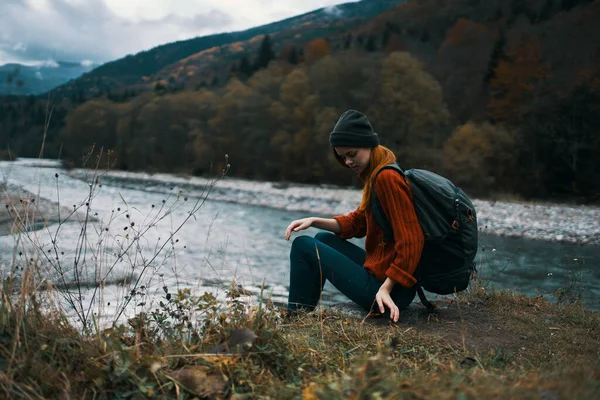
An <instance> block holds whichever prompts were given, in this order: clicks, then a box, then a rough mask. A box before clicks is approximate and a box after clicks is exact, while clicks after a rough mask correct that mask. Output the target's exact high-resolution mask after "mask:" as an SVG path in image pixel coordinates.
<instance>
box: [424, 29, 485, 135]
mask: <svg viewBox="0 0 600 400" xmlns="http://www.w3.org/2000/svg"><path fill="white" fill-rule="evenodd" d="M495 41H496V34H495V33H494V32H492V31H491V30H490V29H489V28H488V27H487V26H485V25H483V24H478V23H475V22H472V21H469V20H466V19H464V18H461V19H459V20H458V21H457V22H456V24H455V25H454V26H453V27H452V28H450V29H449V30H448V32H447V34H446V39H445V40H444V42H443V43H442V45H441V47H440V49H439V50H438V53H437V56H436V57H435V59H434V60H433V62H432V63H431V70H432V72H433V74H434V75H435V76H436V77H437V78H438V80H439V82H440V84H441V85H442V88H443V92H444V100H445V101H446V104H448V107H449V109H450V111H451V112H452V114H453V115H454V116H456V117H457V119H458V121H459V122H461V123H465V122H466V121H468V120H469V119H470V118H471V117H472V116H473V114H475V115H481V114H483V112H484V111H485V109H484V107H485V101H486V91H485V89H486V85H485V77H486V74H487V72H488V65H489V62H490V55H491V53H492V50H493V48H494V44H495Z"/></svg>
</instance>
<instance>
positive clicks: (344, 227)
mask: <svg viewBox="0 0 600 400" xmlns="http://www.w3.org/2000/svg"><path fill="white" fill-rule="evenodd" d="M333 219H335V220H336V221H337V222H338V224H340V229H341V232H340V233H336V236H337V237H339V238H340V239H350V238H351V237H352V236H351V235H349V233H350V232H351V231H352V221H351V220H350V217H347V216H345V215H336V216H335V217H333Z"/></svg>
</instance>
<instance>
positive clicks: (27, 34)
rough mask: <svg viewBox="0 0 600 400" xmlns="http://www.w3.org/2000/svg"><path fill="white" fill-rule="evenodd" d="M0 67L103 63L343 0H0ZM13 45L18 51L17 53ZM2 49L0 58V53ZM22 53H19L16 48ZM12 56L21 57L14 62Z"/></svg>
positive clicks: (259, 23) (256, 24) (244, 27)
mask: <svg viewBox="0 0 600 400" xmlns="http://www.w3.org/2000/svg"><path fill="white" fill-rule="evenodd" d="M0 1H2V3H3V5H2V8H3V10H2V12H1V13H0V64H3V63H5V62H6V61H7V60H8V59H15V58H24V59H29V60H33V59H37V60H45V59H48V58H52V59H55V60H66V61H72V60H81V59H86V60H94V61H97V62H105V61H108V60H111V59H116V58H120V57H123V56H125V55H127V54H133V53H137V52H138V51H141V50H146V49H149V48H152V47H154V46H157V45H160V44H164V43H168V42H172V41H175V40H183V39H188V38H192V37H196V36H204V35H209V34H211V33H218V32H227V31H237V30H243V29H247V28H250V27H253V26H259V25H262V24H265V23H269V22H273V21H275V20H277V19H282V18H287V17H291V16H294V15H298V14H302V13H305V12H308V11H311V10H314V9H317V8H321V7H327V6H331V5H336V4H340V3H344V2H346V1H344V0H302V1H298V0H171V1H169V2H167V1H164V0H85V1H84V0H0ZM15 47H16V48H18V49H19V50H16V49H15ZM2 49H5V51H4V53H2V52H1V50H2ZM22 49H23V50H22ZM17 51H19V52H20V53H22V55H23V57H15V54H14V53H16V52H17Z"/></svg>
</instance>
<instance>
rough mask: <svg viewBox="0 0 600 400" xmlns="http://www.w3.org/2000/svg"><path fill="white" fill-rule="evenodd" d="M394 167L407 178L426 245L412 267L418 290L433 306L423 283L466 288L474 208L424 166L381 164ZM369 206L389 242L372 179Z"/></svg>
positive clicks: (437, 289)
mask: <svg viewBox="0 0 600 400" xmlns="http://www.w3.org/2000/svg"><path fill="white" fill-rule="evenodd" d="M384 169H394V170H396V171H398V173H400V174H401V175H402V176H403V177H404V179H407V180H408V183H409V184H410V187H411V189H412V193H413V205H414V207H415V211H416V214H417V218H418V219H419V224H420V225H421V229H422V230H423V233H424V235H425V246H424V248H423V253H422V255H421V260H420V261H419V266H418V267H417V270H416V272H415V278H416V279H417V293H418V294H419V298H420V299H421V302H422V303H423V305H425V306H426V307H427V309H428V310H429V311H433V309H434V307H433V305H432V304H431V303H430V302H429V301H428V300H427V298H426V297H425V294H424V293H423V289H425V290H427V291H428V292H431V293H437V294H442V295H445V294H452V293H456V292H460V291H463V290H465V289H466V288H467V287H468V286H469V282H470V280H471V277H472V276H473V273H474V272H475V271H476V269H475V262H474V260H475V255H476V254H477V247H478V231H477V214H476V212H475V207H474V206H473V203H472V202H471V200H470V199H469V197H468V196H467V195H466V194H465V193H464V192H463V191H462V190H461V189H460V188H458V187H456V186H455V185H454V184H453V183H452V182H451V181H450V180H448V179H446V178H444V177H443V176H440V175H438V174H435V173H433V172H431V171H427V170H423V169H409V170H406V171H405V170H404V169H403V168H402V167H401V166H400V165H398V164H397V163H393V164H388V165H386V166H385V167H383V168H382V169H381V171H382V170H384ZM372 193H373V194H372V198H371V210H372V212H373V217H374V219H375V222H376V223H377V225H378V226H379V227H380V228H381V229H382V230H383V233H384V241H385V242H393V241H394V232H393V231H392V227H391V225H390V222H389V221H388V219H387V218H386V216H385V213H384V211H383V208H382V207H381V204H380V202H379V200H378V199H377V193H376V190H375V184H373V190H372Z"/></svg>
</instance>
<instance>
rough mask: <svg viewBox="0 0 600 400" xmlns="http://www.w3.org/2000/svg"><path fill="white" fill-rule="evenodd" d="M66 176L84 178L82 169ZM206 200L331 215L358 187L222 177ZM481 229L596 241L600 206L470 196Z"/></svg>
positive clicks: (125, 182)
mask: <svg viewBox="0 0 600 400" xmlns="http://www.w3.org/2000/svg"><path fill="white" fill-rule="evenodd" d="M70 175H71V176H73V177H75V178H80V179H84V178H85V176H86V175H85V171H82V170H73V171H70ZM101 179H102V180H103V181H104V182H105V183H107V184H115V185H119V186H124V187H129V188H132V189H139V190H145V191H154V192H169V191H170V190H171V189H173V190H177V191H178V190H182V191H183V192H184V193H186V194H187V195H189V196H194V195H201V194H202V193H203V192H204V191H205V189H206V187H207V186H208V185H211V183H212V181H211V180H209V179H204V178H198V177H185V176H184V177H181V176H175V175H171V174H144V173H129V172H122V171H109V172H105V173H104V174H103V175H102V177H101ZM209 199H211V200H215V201H227V202H235V203H242V204H251V205H257V206H264V207H272V208H277V209H284V210H289V211H296V212H302V213H306V214H307V215H322V216H330V215H336V214H343V213H347V212H349V211H351V210H353V209H355V208H356V206H357V205H358V204H359V202H360V199H361V191H360V190H356V189H345V188H338V187H332V186H326V185H321V186H315V185H301V184H281V183H272V182H255V181H248V180H241V179H234V178H225V179H222V180H220V181H219V182H217V184H216V185H215V186H214V187H213V188H212V189H211V192H210V195H209ZM474 203H475V207H476V210H477V215H478V220H479V226H480V229H481V231H482V232H486V233H490V234H496V235H502V236H512V237H524V238H529V239H539V240H547V241H556V242H570V243H578V244H592V245H600V207H593V206H573V205H561V204H536V203H518V202H505V201H494V202H492V201H486V200H474Z"/></svg>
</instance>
